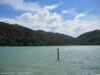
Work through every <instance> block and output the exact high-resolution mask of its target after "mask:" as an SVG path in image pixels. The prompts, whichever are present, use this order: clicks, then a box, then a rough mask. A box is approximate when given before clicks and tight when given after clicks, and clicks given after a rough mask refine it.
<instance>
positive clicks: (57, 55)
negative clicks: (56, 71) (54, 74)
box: [57, 48, 59, 61]
mask: <svg viewBox="0 0 100 75" xmlns="http://www.w3.org/2000/svg"><path fill="white" fill-rule="evenodd" d="M57 60H58V61H59V48H57Z"/></svg>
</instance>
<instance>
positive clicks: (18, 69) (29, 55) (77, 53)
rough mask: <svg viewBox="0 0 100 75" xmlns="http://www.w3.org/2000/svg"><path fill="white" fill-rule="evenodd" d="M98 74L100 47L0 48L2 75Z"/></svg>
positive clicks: (99, 70)
mask: <svg viewBox="0 0 100 75" xmlns="http://www.w3.org/2000/svg"><path fill="white" fill-rule="evenodd" d="M57 48H59V49H60V60H59V61H57ZM97 74H100V46H42V47H40V46H37V47H32V46H30V47H0V75H97Z"/></svg>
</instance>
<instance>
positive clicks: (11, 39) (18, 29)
mask: <svg viewBox="0 0 100 75" xmlns="http://www.w3.org/2000/svg"><path fill="white" fill-rule="evenodd" d="M72 40H73V38H72V37H70V36H66V35H63V34H58V33H52V32H44V31H40V30H38V31H34V30H31V29H28V28H25V27H22V26H19V25H17V24H8V23H3V22H0V45H1V46H43V45H70V44H71V42H72Z"/></svg>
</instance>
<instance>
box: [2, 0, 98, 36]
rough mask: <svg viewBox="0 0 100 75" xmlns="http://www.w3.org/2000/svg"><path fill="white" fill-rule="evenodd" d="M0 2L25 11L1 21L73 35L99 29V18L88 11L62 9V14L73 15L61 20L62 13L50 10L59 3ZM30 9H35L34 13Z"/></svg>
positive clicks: (19, 0) (3, 0) (14, 0)
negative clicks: (43, 4)
mask: <svg viewBox="0 0 100 75" xmlns="http://www.w3.org/2000/svg"><path fill="white" fill-rule="evenodd" d="M0 3H4V4H9V5H11V6H12V7H13V8H14V9H16V10H23V11H27V12H26V13H22V14H20V15H19V16H17V17H16V18H0V21H2V22H7V23H11V24H15V23H16V24H19V25H22V26H24V27H28V28H30V29H33V30H44V31H48V32H57V33H63V34H66V35H70V36H74V37H77V36H79V35H80V34H82V33H84V32H87V31H91V30H95V29H100V18H98V17H97V16H91V15H90V16H89V14H88V13H77V12H76V11H75V9H69V10H62V11H61V12H62V14H68V15H70V16H73V19H66V20H63V15H62V14H58V13H55V12H51V11H52V10H55V9H56V8H58V6H59V4H55V5H49V6H44V7H41V6H40V5H39V4H38V3H25V2H24V0H0ZM30 11H33V12H34V11H35V13H32V12H30ZM91 18H95V19H91Z"/></svg>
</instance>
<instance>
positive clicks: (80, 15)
mask: <svg viewBox="0 0 100 75" xmlns="http://www.w3.org/2000/svg"><path fill="white" fill-rule="evenodd" d="M84 16H86V14H85V13H80V14H78V15H76V16H75V19H79V18H81V17H84Z"/></svg>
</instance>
